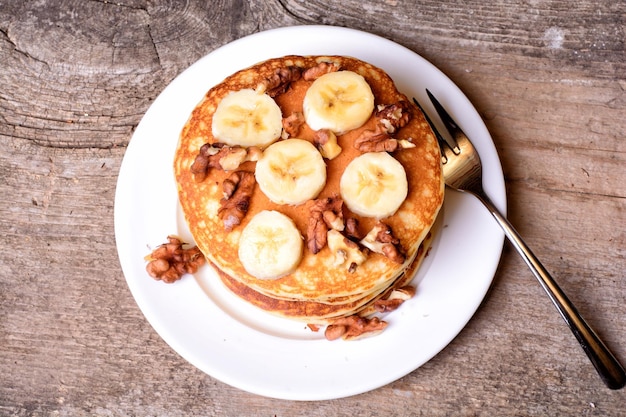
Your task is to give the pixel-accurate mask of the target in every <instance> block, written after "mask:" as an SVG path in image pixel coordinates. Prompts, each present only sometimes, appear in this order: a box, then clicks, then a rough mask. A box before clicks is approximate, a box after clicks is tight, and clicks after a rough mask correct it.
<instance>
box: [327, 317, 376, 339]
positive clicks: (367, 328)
mask: <svg viewBox="0 0 626 417" xmlns="http://www.w3.org/2000/svg"><path fill="white" fill-rule="evenodd" d="M386 327H387V322H385V321H382V320H380V319H379V318H378V317H372V318H371V319H368V318H366V317H361V316H358V315H352V316H348V317H342V318H339V319H337V320H335V321H334V322H333V323H332V324H330V325H328V326H327V327H326V331H325V332H324V336H325V337H326V339H327V340H336V339H339V338H342V339H343V340H357V339H361V338H363V337H369V336H375V335H377V334H379V333H380V332H382V331H383V330H385V328H386Z"/></svg>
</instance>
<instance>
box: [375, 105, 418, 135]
mask: <svg viewBox="0 0 626 417" xmlns="http://www.w3.org/2000/svg"><path fill="white" fill-rule="evenodd" d="M374 116H375V117H376V118H378V123H380V124H381V125H383V126H384V127H385V129H386V131H387V133H394V132H395V131H396V130H398V129H400V128H402V127H404V126H406V124H407V123H409V120H411V113H409V103H407V102H406V101H399V102H397V103H393V104H387V105H379V106H378V107H377V109H376V112H375V113H374Z"/></svg>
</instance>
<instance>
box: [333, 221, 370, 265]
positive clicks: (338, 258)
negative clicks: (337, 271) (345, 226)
mask: <svg viewBox="0 0 626 417" xmlns="http://www.w3.org/2000/svg"><path fill="white" fill-rule="evenodd" d="M326 240H327V242H328V249H330V251H331V252H332V253H333V254H334V255H335V263H334V266H337V267H341V266H344V267H346V269H347V270H348V272H350V273H352V272H354V271H356V269H357V267H358V266H359V265H361V264H362V263H363V262H365V261H366V260H367V249H365V250H362V249H361V248H360V247H359V245H358V244H357V243H356V242H353V241H351V240H350V239H348V238H347V237H345V236H344V235H342V234H341V232H339V231H337V230H333V229H331V230H329V231H328V233H327V234H326Z"/></svg>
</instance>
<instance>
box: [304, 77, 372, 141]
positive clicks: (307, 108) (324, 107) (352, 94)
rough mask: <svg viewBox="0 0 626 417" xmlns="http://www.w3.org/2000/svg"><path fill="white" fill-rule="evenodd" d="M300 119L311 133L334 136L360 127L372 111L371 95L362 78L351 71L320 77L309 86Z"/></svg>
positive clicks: (367, 85)
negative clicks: (304, 120) (301, 118)
mask: <svg viewBox="0 0 626 417" xmlns="http://www.w3.org/2000/svg"><path fill="white" fill-rule="evenodd" d="M302 104H303V107H304V118H305V119H306V122H307V124H308V125H309V127H310V128H311V129H313V130H320V129H330V130H332V131H333V132H335V133H337V134H342V133H345V132H347V131H349V130H352V129H356V128H358V127H361V126H363V124H364V123H365V122H366V121H367V119H369V118H370V116H371V115H372V112H373V111H374V94H372V89H371V88H370V86H369V84H368V83H367V81H365V78H363V77H362V76H361V75H359V74H357V73H356V72H352V71H337V72H331V73H328V74H325V75H322V76H321V77H320V78H318V79H317V80H315V81H314V82H313V84H311V86H309V88H308V90H307V92H306V94H305V96H304V101H303V103H302Z"/></svg>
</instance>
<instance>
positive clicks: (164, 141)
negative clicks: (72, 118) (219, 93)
mask: <svg viewBox="0 0 626 417" xmlns="http://www.w3.org/2000/svg"><path fill="white" fill-rule="evenodd" d="M287 54H302V55H307V54H308V55H313V54H316V55H328V54H340V55H350V56H354V57H357V58H360V59H362V60H365V61H368V62H370V63H372V64H374V65H377V66H379V67H381V68H383V69H384V70H386V71H387V72H388V73H389V74H390V75H391V77H392V78H393V79H394V80H395V81H396V84H397V85H398V87H399V89H400V90H401V91H403V92H405V93H406V94H407V95H408V96H409V97H411V96H414V97H416V98H418V100H420V102H421V103H422V104H423V105H425V106H426V109H427V111H429V113H430V114H431V115H434V114H435V113H434V111H433V110H432V107H431V106H430V103H428V99H427V98H426V95H425V92H424V89H425V88H429V89H430V90H431V91H432V92H433V93H434V94H435V96H436V97H438V98H439V100H440V101H441V102H442V104H443V105H444V106H445V107H447V109H448V110H449V111H450V113H451V114H452V115H453V116H454V117H455V118H456V120H457V122H458V123H459V124H460V126H461V127H462V128H463V129H464V130H465V132H466V133H467V134H468V135H469V136H470V137H471V138H472V141H474V144H475V145H476V147H477V148H478V151H479V152H480V155H481V159H482V161H483V164H484V168H483V172H484V176H485V179H484V185H485V189H486V191H487V193H488V194H489V195H490V196H491V197H492V199H493V200H494V202H495V204H496V205H498V207H500V208H501V209H502V210H504V209H505V206H506V198H505V188H504V179H503V175H502V170H501V167H500V162H499V159H498V156H497V153H496V150H495V147H494V145H493V142H492V140H491V138H490V136H489V133H488V132H487V129H486V128H485V125H484V124H483V122H482V120H481V118H480V116H479V115H478V113H477V112H476V110H475V109H474V107H473V106H472V104H471V103H470V102H469V101H468V99H467V98H466V97H465V96H464V95H463V93H462V92H461V91H460V90H459V89H458V88H457V87H456V86H455V85H454V84H453V83H452V82H451V81H450V80H449V79H448V78H447V77H446V76H445V75H444V74H443V73H441V72H440V71H439V70H438V69H437V68H435V67H434V66H432V65H431V64H430V63H428V62H427V61H426V60H424V59H423V58H421V57H420V56H418V55H417V54H415V53H414V52H412V51H410V50H408V49H406V48H404V47H402V46H400V45H398V44H396V43H394V42H391V41H389V40H386V39H383V38H380V37H378V36H375V35H371V34H368V33H364V32H359V31H355V30H350V29H344V28H338V27H328V26H299V27H288V28H282V29H275V30H270V31H266V32H262V33H258V34H255V35H251V36H248V37H245V38H242V39H239V40H237V41H234V42H232V43H230V44H228V45H226V46H223V47H221V48H219V49H217V50H215V51H213V52H212V53H210V54H208V55H207V56H205V57H204V58H202V59H200V60H199V61H198V62H196V63H195V64H194V65H192V66H191V67H189V68H188V69H187V70H185V71H184V72H183V73H182V74H180V75H179V76H178V77H177V78H176V79H175V80H174V81H173V82H172V83H171V84H170V85H169V86H168V87H167V88H166V89H165V90H164V91H163V92H162V93H161V95H159V97H158V98H157V99H156V100H155V101H154V103H153V104H152V106H151V107H150V108H149V110H148V111H147V112H146V114H145V116H144V118H143V120H142V121H141V123H140V124H139V126H138V127H137V130H136V131H135V134H134V135H133V138H132V140H131V142H130V144H129V146H128V149H127V151H126V155H125V157H124V161H123V163H122V166H121V169H120V174H119V179H118V184H117V191H116V196H115V237H116V241H117V247H118V252H119V257H120V262H121V265H122V269H123V271H124V275H125V276H126V280H127V282H128V286H129V287H130V290H131V292H132V294H133V296H134V297H135V300H136V301H137V304H138V305H139V307H140V309H141V311H142V312H143V314H144V315H145V317H146V319H147V320H148V321H149V322H150V324H151V325H152V326H153V327H154V329H155V330H156V331H157V333H158V334H159V335H160V336H161V337H162V338H163V340H165V341H166V342H167V343H168V344H169V345H170V346H171V347H172V348H173V349H174V350H175V351H176V352H178V353H179V354H180V355H181V356H182V357H183V358H185V359H186V360H187V361H189V362H190V363H192V364H193V365H194V366H196V367H198V368H199V369H201V370H202V371H204V372H206V373H207V374H209V375H211V376H212V377H214V378H216V379H218V380H221V381H223V382H225V383H227V384H230V385H232V386H235V387H237V388H240V389H242V390H246V391H249V392H252V393H256V394H259V395H263V396H268V397H275V398H282V399H293V400H322V399H331V398H339V397H345V396H350V395H354V394H359V393H362V392H366V391H368V390H372V389H375V388H378V387H381V386H383V385H385V384H388V383H390V382H392V381H394V380H396V379H398V378H401V377H402V376H404V375H406V374H408V373H410V372H412V371H413V370H415V369H417V368H418V367H420V366H421V365H422V364H424V363H425V362H426V361H428V360H429V359H431V358H432V357H433V356H435V355H436V354H437V353H438V352H440V351H441V350H442V349H443V348H444V347H445V346H446V345H447V344H448V343H449V342H450V341H451V340H452V339H453V338H454V337H455V336H456V335H457V334H458V333H459V332H460V331H461V329H463V327H464V326H465V324H466V323H467V322H468V320H469V319H470V318H471V317H472V315H473V314H474V312H475V311H476V309H477V308H478V306H479V305H480V303H481V301H482V299H483V298H484V296H485V294H486V292H487V290H488V288H489V286H490V284H491V280H492V278H493V275H494V273H495V270H496V267H497V265H498V262H499V259H500V254H501V251H502V245H503V240H504V235H503V233H502V232H501V230H500V229H499V228H498V226H497V225H496V224H495V222H494V221H493V220H492V219H491V217H490V215H489V214H488V212H487V211H486V210H485V209H483V208H482V206H480V205H479V203H478V202H477V201H476V200H475V199H473V198H471V197H470V196H467V195H464V194H461V193H457V192H452V191H447V192H446V197H445V204H444V208H443V214H442V216H441V217H442V218H440V220H439V224H438V231H437V235H436V239H435V242H434V247H433V250H431V252H430V255H429V257H428V258H427V259H426V262H425V264H424V265H423V267H422V268H420V270H419V272H418V274H417V276H416V280H417V281H419V286H418V292H417V295H416V296H415V297H414V298H413V299H411V300H409V301H407V302H406V303H404V304H403V305H402V307H401V308H400V309H399V310H396V311H395V312H392V313H390V314H389V315H388V316H387V317H386V320H387V321H388V322H389V326H388V327H387V329H386V330H385V332H383V333H382V334H381V335H379V336H377V337H373V338H369V339H364V340H360V341H356V342H343V341H335V342H328V341H326V340H324V339H323V335H322V334H318V333H314V332H311V331H310V330H308V329H306V328H305V326H304V325H303V324H301V323H294V322H291V321H288V320H283V319H279V318H275V317H273V316H270V315H269V314H267V313H265V312H263V311H260V310H258V309H256V308H254V307H252V306H250V305H248V304H246V303H244V302H243V301H241V300H239V299H237V298H236V297H234V296H233V295H232V294H230V293H229V292H228V291H227V290H226V289H225V288H224V287H223V286H222V285H221V284H220V282H219V280H218V279H217V278H216V276H215V275H214V273H213V272H212V271H211V270H210V269H209V268H208V267H207V268H203V269H202V271H201V272H200V273H198V274H197V276H196V277H195V279H194V278H193V277H185V278H184V279H182V280H181V281H179V282H177V283H175V284H172V285H167V284H164V283H161V282H157V281H154V280H153V279H152V278H150V277H149V276H148V275H147V273H146V271H145V263H144V260H143V257H144V256H145V255H146V254H148V253H149V252H150V251H151V249H153V248H154V247H156V246H157V245H159V244H160V243H163V242H164V241H165V238H166V236H167V235H168V234H179V235H181V236H183V237H187V238H189V232H188V230H187V229H186V226H185V225H184V221H182V216H181V214H180V210H179V208H178V204H177V194H176V186H175V182H174V178H173V170H172V161H173V154H174V150H175V147H176V144H177V141H178V135H179V133H180V130H181V128H182V127H183V125H184V123H185V122H186V120H187V117H188V116H189V114H190V112H191V110H192V109H193V108H194V107H195V106H196V104H197V103H198V102H199V101H200V99H201V98H202V96H203V95H204V94H205V92H206V91H207V90H208V89H209V88H210V87H212V86H213V85H215V84H217V83H218V82H220V81H221V80H222V79H223V78H224V77H226V76H227V75H229V74H231V73H233V72H235V71H237V70H239V69H241V68H244V67H247V66H249V65H252V64H254V63H256V62H259V61H262V60H265V59H268V58H272V57H278V56H282V55H287ZM319 333H321V332H319Z"/></svg>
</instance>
